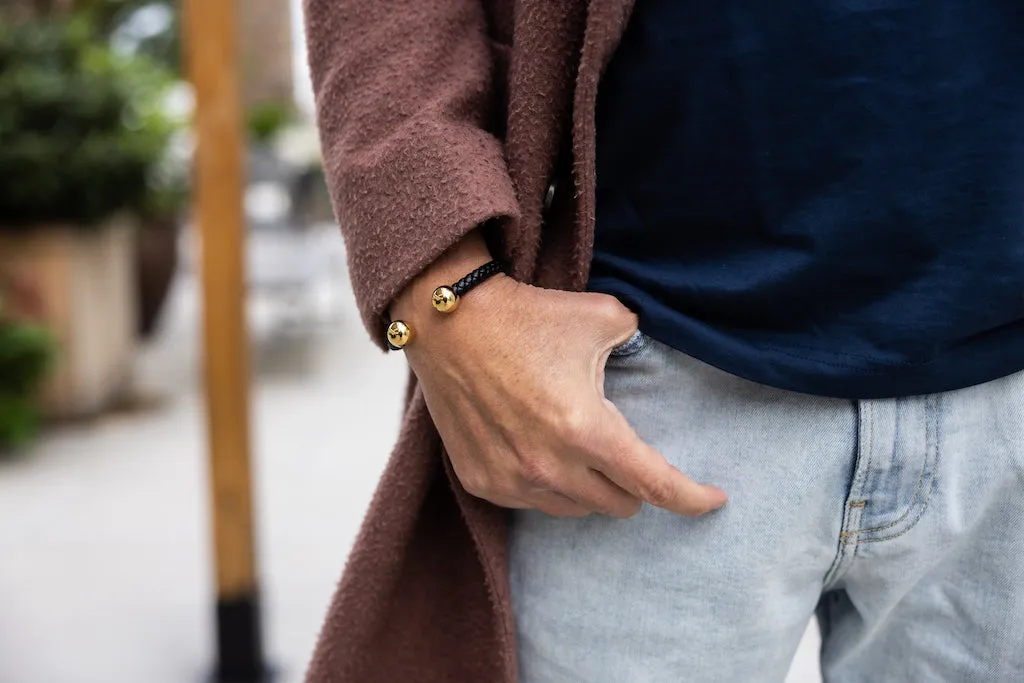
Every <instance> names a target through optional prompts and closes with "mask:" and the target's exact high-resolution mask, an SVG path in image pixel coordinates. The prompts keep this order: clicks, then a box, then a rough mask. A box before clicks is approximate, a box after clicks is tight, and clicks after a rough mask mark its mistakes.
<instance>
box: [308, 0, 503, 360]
mask: <svg viewBox="0 0 1024 683" xmlns="http://www.w3.org/2000/svg"><path fill="white" fill-rule="evenodd" d="M305 9H306V13H305V16H306V31H307V36H308V41H309V61H310V67H311V72H312V76H313V89H314V92H315V94H316V104H317V118H318V122H319V126H320V137H321V142H322V145H323V154H324V170H325V172H326V175H327V181H328V185H329V187H330V191H331V197H332V200H333V202H334V207H335V211H336V214H337V216H338V221H339V222H340V224H341V228H342V232H343V233H344V235H345V243H346V247H347V250H348V260H349V268H350V276H351V278H352V283H353V287H354V288H355V293H356V298H357V300H358V304H359V309H360V312H361V314H362V317H363V322H364V323H365V324H366V326H367V328H368V329H369V330H370V333H371V334H372V335H373V338H374V340H375V341H377V343H378V344H380V345H382V346H383V330H384V326H385V325H386V319H385V316H386V313H387V307H388V305H389V304H390V302H391V300H392V299H393V298H394V296H395V295H396V294H398V293H399V292H400V291H401V290H402V289H403V288H404V287H405V286H406V285H407V284H408V282H409V281H410V280H411V279H412V278H413V277H415V276H416V275H417V274H418V273H419V272H420V271H421V270H422V269H423V268H424V267H426V266H427V265H428V264H430V263H431V262H432V261H433V260H435V259H436V258H437V257H438V256H439V255H440V254H441V253H442V252H443V251H445V250H446V249H447V248H448V247H450V246H451V245H452V244H454V243H455V242H457V241H458V240H459V239H460V238H461V237H462V236H463V235H465V234H466V233H467V232H469V231H470V230H472V229H473V228H474V227H476V226H478V225H480V224H482V223H484V222H485V221H487V220H489V219H492V218H498V217H512V216H515V215H516V213H517V211H518V209H517V205H516V198H515V192H514V190H513V186H512V182H511V180H510V179H509V175H508V171H507V167H506V164H505V159H504V156H503V151H502V144H501V141H500V140H498V139H497V138H496V137H495V136H494V135H492V134H490V133H489V132H488V131H487V130H486V126H487V124H488V122H490V121H491V120H492V119H493V117H494V115H495V113H496V112H495V111H493V110H494V108H495V105H496V100H497V97H496V94H495V92H494V89H493V74H492V71H493V58H492V53H491V46H490V40H489V38H488V35H487V21H486V16H485V11H484V7H483V0H305Z"/></svg>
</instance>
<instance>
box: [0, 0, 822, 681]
mask: <svg viewBox="0 0 1024 683" xmlns="http://www.w3.org/2000/svg"><path fill="white" fill-rule="evenodd" d="M199 1H200V2H202V1H206V2H221V1H225V0H199ZM235 1H236V2H237V6H236V7H237V11H236V19H237V21H236V23H237V26H236V30H237V38H238V45H237V53H238V54H237V61H236V63H235V65H234V66H235V68H236V69H237V72H238V74H239V88H240V91H241V92H240V98H241V105H242V114H241V116H239V119H240V120H239V121H238V124H239V126H241V127H242V129H243V133H244V140H245V145H244V148H243V149H242V150H240V152H239V153H240V154H241V155H242V164H243V169H244V176H245V182H244V186H243V190H242V193H241V199H240V201H241V203H242V205H243V207H244V231H245V240H244V245H243V248H244V255H245V257H244V258H245V261H244V262H245V266H246V276H245V283H244V290H245V292H246V294H245V302H244V306H245V307H244V311H245V319H246V324H247V329H248V339H249V344H250V353H251V365H252V378H251V381H252V394H251V405H252V409H251V410H252V425H251V431H252V443H253V447H252V474H251V476H252V481H253V489H254V524H255V528H256V546H255V547H256V561H255V566H256V571H257V576H258V582H259V585H258V593H259V595H260V596H262V609H261V611H260V613H259V614H258V615H257V616H258V628H259V630H260V632H261V633H262V636H263V643H264V647H263V649H264V651H265V652H264V653H262V654H261V655H260V658H261V659H263V660H264V661H266V662H268V663H269V665H270V667H271V668H272V670H273V671H274V676H273V680H276V681H299V680H301V676H302V673H303V669H304V667H305V664H306V662H307V661H308V658H309V656H310V653H311V651H312V647H313V644H314V642H315V638H316V634H317V630H318V628H319V626H320V622H321V619H322V618H323V615H324V613H325V610H326V606H327V602H328V600H329V598H330V596H331V593H332V591H333V588H334V585H335V583H336V582H337V579H338V577H339V575H340V573H341V569H342V567H343V565H344V561H345V556H346V554H347V552H348V550H349V548H350V546H351V544H352V542H353V540H354V537H355V535H356V533H357V531H358V526H359V523H360V521H361V518H362V515H363V513H364V511H365V509H366V507H367V505H368V504H369V500H370V497H371V495H372V492H373V488H374V485H375V484H376V480H377V478H378V477H379V474H380V472H381V470H382V468H383V466H384V462H385V460H386V457H387V454H388V451H389V449H390V447H391V444H392V441H393V438H394V435H395V434H396V430H397V427H398V422H399V416H400V401H401V397H402V394H403V392H402V387H403V386H404V382H405V365H404V361H403V360H402V358H401V356H400V355H399V354H392V355H390V356H389V355H384V354H382V353H380V352H379V351H377V350H376V349H375V347H373V346H371V345H370V344H369V343H367V341H366V333H365V331H364V330H363V328H362V326H361V325H360V323H359V321H358V317H357V314H356V311H355V307H354V304H353V302H352V300H351V293H350V290H349V285H348V274H347V272H346V267H345V256H344V249H343V245H342V240H341V238H340V236H339V234H338V228H337V226H336V225H335V224H334V221H333V217H332V214H331V208H330V205H329V201H328V198H327V193H326V190H325V187H324V181H323V176H322V172H321V167H320V158H319V151H318V147H317V137H316V131H315V126H314V123H313V120H312V96H311V93H310V91H309V85H308V76H307V73H306V71H305V57H304V51H303V38H302V32H301V21H300V14H299V13H300V8H299V0H235ZM183 30H184V29H183V21H182V17H181V8H180V7H179V3H178V2H176V1H174V0H0V683H181V682H185V681H198V680H208V676H209V675H210V674H211V672H212V671H213V668H214V666H215V662H216V661H217V659H218V654H217V644H216V643H217V637H216V620H215V614H216V609H215V607H216V604H217V592H218V591H217V581H216V579H215V574H216V571H215V568H214V565H215V563H214V557H213V543H212V541H211V528H212V525H213V522H212V521H211V520H212V518H213V512H214V510H213V509H212V508H213V506H212V505H211V502H210V500H211V498H210V494H209V486H210V481H209V469H210V468H209V464H208V462H209V460H208V459H209V454H208V446H207V440H206V416H205V408H204V394H203V384H202V370H203V367H202V358H203V349H202V335H201V314H202V309H201V306H202V302H201V288H200V282H199V270H198V269H199V265H198V260H197V257H198V236H197V235H198V233H197V231H196V229H195V227H196V226H195V223H196V221H195V220H194V215H193V210H192V207H193V205H194V204H193V201H192V200H193V199H194V195H195V190H196V188H195V187H194V182H193V181H194V178H195V173H194V171H195V168H194V161H195V155H194V152H195V135H194V130H193V128H192V124H191V122H192V120H193V114H194V108H195V97H194V93H193V89H192V88H191V87H190V86H189V85H188V83H187V82H186V74H185V73H184V72H183V68H182V52H181V46H182V39H183ZM213 189H214V190H216V187H214V188H213ZM207 191H209V190H207ZM226 191H227V192H231V191H232V190H231V188H227V189H226ZM235 194H237V193H235ZM227 201H231V198H230V197H228V198H227ZM815 638H816V636H815V634H814V633H813V631H809V634H808V637H807V638H806V639H805V642H804V643H803V645H802V646H801V651H800V654H799V655H798V659H797V662H796V663H795V665H794V669H793V672H792V673H791V675H790V679H789V682H790V683H810V682H812V681H817V680H818V676H817V672H816V664H815V662H814V654H815V648H816V640H815Z"/></svg>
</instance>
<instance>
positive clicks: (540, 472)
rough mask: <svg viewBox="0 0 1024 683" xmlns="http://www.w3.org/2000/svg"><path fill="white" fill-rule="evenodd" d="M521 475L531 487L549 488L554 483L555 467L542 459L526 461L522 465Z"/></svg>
mask: <svg viewBox="0 0 1024 683" xmlns="http://www.w3.org/2000/svg"><path fill="white" fill-rule="evenodd" d="M519 476H520V477H521V478H522V480H523V481H524V482H525V483H526V484H527V486H529V487H531V488H538V489H549V488H552V485H553V484H554V469H553V468H552V467H551V465H549V464H548V463H546V462H544V461H542V460H537V459H532V460H527V461H525V462H524V463H523V464H522V466H521V467H520V470H519Z"/></svg>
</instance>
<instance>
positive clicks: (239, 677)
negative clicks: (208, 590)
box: [214, 592, 271, 683]
mask: <svg viewBox="0 0 1024 683" xmlns="http://www.w3.org/2000/svg"><path fill="white" fill-rule="evenodd" d="M270 680H271V672H270V669H269V667H268V666H267V663H266V661H265V660H264V658H263V631H262V628H261V622H260V602H259V596H258V595H257V594H256V592H253V593H252V594H250V595H245V596H242V597H239V598H234V599H231V600H224V599H221V600H218V601H217V670H216V672H215V673H214V681H215V682H216V683H268V682H269V681H270Z"/></svg>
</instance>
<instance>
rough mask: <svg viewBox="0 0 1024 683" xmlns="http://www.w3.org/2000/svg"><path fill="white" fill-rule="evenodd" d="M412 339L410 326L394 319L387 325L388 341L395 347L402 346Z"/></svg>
mask: <svg viewBox="0 0 1024 683" xmlns="http://www.w3.org/2000/svg"><path fill="white" fill-rule="evenodd" d="M411 339H412V328H411V327H409V326H408V325H406V324H405V323H403V322H402V321H401V320H396V321H394V322H393V323H391V324H390V325H388V342H389V343H390V344H391V345H392V346H394V347H395V348H399V349H400V348H402V347H403V346H405V345H406V344H408V343H409V341H410V340H411Z"/></svg>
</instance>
